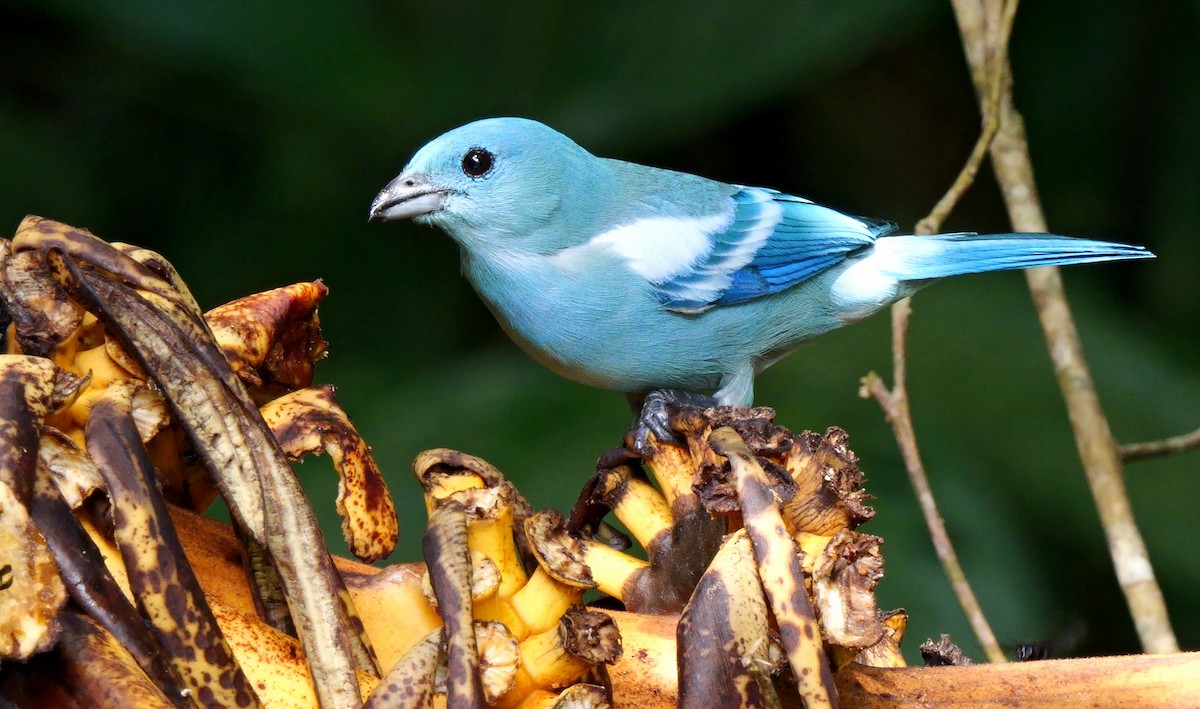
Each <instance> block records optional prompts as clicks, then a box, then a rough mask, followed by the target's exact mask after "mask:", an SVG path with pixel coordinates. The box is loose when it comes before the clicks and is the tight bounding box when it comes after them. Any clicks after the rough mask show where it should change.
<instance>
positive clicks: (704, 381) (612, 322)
mask: <svg viewBox="0 0 1200 709" xmlns="http://www.w3.org/2000/svg"><path fill="white" fill-rule="evenodd" d="M576 295H578V294H576ZM581 300H583V301H584V302H581ZM487 304H488V306H489V308H490V309H491V310H492V313H493V314H494V315H495V316H496V320H497V321H498V322H499V323H500V325H501V327H502V328H503V329H504V331H505V332H506V333H507V334H508V336H509V337H510V338H511V339H512V340H513V341H514V342H515V343H517V345H518V346H520V347H521V349H523V350H525V352H526V353H528V354H529V355H530V356H531V357H533V358H534V359H535V360H536V361H537V362H539V363H540V364H541V365H543V366H544V367H546V368H547V369H550V370H551V371H553V372H555V373H557V374H559V375H561V376H563V377H566V378H568V379H572V380H574V381H577V382H581V383H583V384H587V385H589V386H595V387H600V388H604V389H613V390H617V391H624V392H637V391H646V390H650V389H657V388H677V389H685V390H687V391H698V392H702V391H709V392H711V391H714V390H716V388H717V385H718V383H719V382H720V378H721V375H722V373H723V371H727V370H725V368H724V363H723V362H722V361H721V359H722V358H721V357H720V354H721V352H722V348H720V347H718V346H716V344H715V343H714V342H713V338H712V337H711V336H709V335H708V334H707V333H706V332H705V329H704V327H703V326H702V324H701V323H698V322H695V321H694V320H695V319H694V318H693V317H689V316H682V315H678V314H676V313H670V312H667V311H665V310H662V308H661V307H660V306H659V305H658V303H657V301H653V300H650V299H646V300H644V301H640V300H639V299H637V298H623V299H612V298H595V299H592V300H590V301H589V300H587V299H580V298H578V297H568V298H555V297H535V298H528V299H520V300H513V299H508V300H506V302H505V303H495V302H488V303H487ZM681 318H687V319H688V320H690V322H689V321H688V320H679V319H681Z"/></svg>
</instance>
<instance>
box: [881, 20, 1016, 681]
mask: <svg viewBox="0 0 1200 709" xmlns="http://www.w3.org/2000/svg"><path fill="white" fill-rule="evenodd" d="M1016 9H1017V2H1016V0H1009V2H1008V3H1007V5H1006V6H1005V8H1004V17H1003V22H1002V23H1001V25H1000V26H999V28H998V30H999V32H1000V39H999V41H998V42H997V43H996V46H997V51H998V52H1007V49H1008V38H1009V35H1010V34H1011V33H1012V25H1013V18H1014V17H1015V16H1016ZM1005 67H1006V63H1005V62H1001V61H996V62H993V70H992V72H991V88H990V89H989V91H988V98H987V100H986V101H984V102H982V107H983V108H982V111H983V125H982V128H981V130H980V133H979V138H978V140H976V141H975V147H974V148H972V150H971V154H970V156H969V157H968V158H967V162H966V164H964V165H963V167H962V170H961V171H960V172H959V173H958V177H957V178H955V180H954V183H953V184H952V185H951V186H950V189H949V190H947V191H946V194H945V195H943V196H942V198H941V199H940V200H938V203H937V204H936V205H934V207H933V209H932V210H930V212H929V215H928V216H926V217H925V218H924V219H922V220H921V221H919V222H917V227H916V229H915V230H914V231H915V233H917V234H935V233H937V232H938V231H939V230H940V229H941V226H942V222H944V221H945V220H946V218H947V217H949V216H950V212H952V211H953V210H954V207H955V206H957V205H958V202H959V200H961V199H962V196H963V194H965V193H966V191H967V189H969V188H970V186H971V185H972V184H973V183H974V182H975V177H976V176H977V175H978V174H979V167H980V165H981V164H982V163H983V159H984V158H985V157H986V156H987V152H988V149H989V148H990V147H991V143H992V139H993V138H994V137H995V135H996V131H997V130H999V128H1000V111H999V109H1000V97H1001V95H1002V90H1001V89H1002V85H1003V83H1004V80H1005V78H1006V77H1005V74H1004V69H1005ZM911 312H912V307H911V305H910V302H909V299H908V298H905V299H904V300H901V301H900V302H898V303H896V304H895V305H893V306H892V360H893V361H892V368H893V374H892V376H893V377H894V378H895V384H894V385H893V387H892V389H891V390H890V391H889V390H888V389H887V387H886V386H885V385H884V383H883V380H882V379H880V378H879V376H878V375H877V374H875V373H874V372H872V373H870V374H868V375H867V376H866V377H864V378H863V389H862V392H861V393H862V395H863V396H868V395H869V396H873V397H875V399H876V401H878V402H879V405H880V406H881V407H882V408H883V411H884V414H886V416H887V418H888V422H889V423H890V424H891V426H892V431H893V432H894V433H895V436H896V441H897V442H898V443H899V444H900V451H901V455H902V456H903V458H904V467H905V469H906V470H907V471H908V479H909V481H910V482H911V484H912V486H913V490H914V491H916V493H917V501H918V502H919V504H920V506H921V513H922V515H923V516H924V517H925V524H926V526H927V527H929V536H930V538H931V539H932V540H933V546H934V549H935V550H936V551H937V555H938V559H939V560H940V561H941V562H942V568H943V569H944V570H945V572H946V576H947V578H949V579H950V584H951V586H952V587H953V588H954V593H955V595H956V596H957V597H958V602H959V605H961V606H962V609H963V612H964V613H965V614H966V616H967V620H968V622H969V623H970V624H971V628H972V630H974V632H975V636H976V638H977V639H978V640H979V644H980V645H981V646H982V647H983V651H984V653H985V654H987V656H988V659H989V660H990V661H991V662H1005V661H1007V658H1006V657H1005V656H1004V653H1003V651H1001V649H1000V645H999V644H998V643H997V642H996V636H995V634H993V633H992V629H991V626H990V625H989V624H988V622H987V618H986V617H985V616H984V614H983V609H982V608H981V607H980V605H979V601H978V600H977V599H976V598H975V593H974V591H972V590H971V585H970V583H968V582H967V577H966V574H965V573H964V572H963V569H962V565H961V564H960V563H959V561H958V555H957V554H956V553H955V551H954V545H953V544H952V543H951V542H950V535H949V534H947V533H946V525H945V523H944V522H943V521H942V515H941V513H940V512H939V511H938V508H937V502H936V501H935V500H934V497H933V489H932V488H931V486H930V485H929V478H928V476H926V474H925V466H924V464H923V463H922V462H921V456H920V453H919V452H918V451H917V440H916V434H915V433H914V431H913V426H912V416H911V414H910V412H909V408H908V387H907V382H906V379H907V376H906V372H907V367H906V363H905V351H906V349H907V338H908V319H909V315H910V313H911Z"/></svg>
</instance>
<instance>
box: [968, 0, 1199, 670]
mask: <svg viewBox="0 0 1200 709" xmlns="http://www.w3.org/2000/svg"><path fill="white" fill-rule="evenodd" d="M951 2H952V4H953V6H954V11H955V16H956V18H957V19H958V24H959V31H960V33H961V34H962V38H963V47H964V49H965V51H966V54H967V59H968V62H969V63H970V65H971V76H972V78H973V80H974V82H975V89H976V93H977V94H979V95H980V96H984V95H986V92H987V91H988V89H989V88H990V87H989V85H988V83H987V82H986V77H987V76H988V75H989V71H988V70H989V69H991V68H992V65H991V64H989V61H1001V62H1003V64H1004V65H1005V66H1004V68H1003V71H1004V73H1005V75H1007V74H1008V72H1009V69H1008V66H1007V64H1008V61H1007V57H1004V56H1003V55H1002V54H998V53H997V52H996V51H995V50H996V45H995V44H994V37H995V36H996V34H995V33H994V32H993V31H992V28H994V27H995V26H996V25H995V23H996V22H997V21H998V20H997V18H1000V17H1003V15H1004V10H1003V7H1002V0H951ZM984 110H986V108H985V109H984ZM999 116H1000V125H999V129H998V130H997V132H996V137H995V140H994V141H993V143H992V146H991V157H992V165H993V168H994V170H995V173H996V178H997V180H998V181H999V183H1000V186H1001V189H1002V191H1003V194H1004V200H1005V204H1006V205H1007V207H1008V212H1009V219H1010V220H1011V221H1012V224H1013V228H1015V229H1016V230H1018V231H1029V232H1044V231H1046V219H1045V215H1044V214H1043V212H1042V208H1041V204H1040V202H1039V200H1038V196H1037V187H1036V182H1035V180H1034V177H1033V166H1032V163H1031V161H1030V157H1029V146H1028V142H1027V140H1026V137H1025V128H1024V124H1023V122H1022V119H1021V116H1020V114H1019V113H1018V112H1017V110H1016V108H1015V106H1014V105H1013V101H1012V83H1011V80H1010V81H1008V82H1005V83H1004V85H1003V93H1002V95H1001V97H1000V106H999ZM1026 278H1027V280H1028V283H1029V289H1030V292H1031V294H1032V296H1033V300H1034V303H1035V305H1036V307H1037V311H1038V318H1039V320H1040V321H1041V323H1042V330H1043V333H1044V334H1045V337H1046V343H1047V346H1048V347H1049V350H1050V356H1051V359H1052V361H1053V363H1054V370H1055V374H1056V376H1057V378H1058V382H1059V388H1060V389H1061V390H1062V393H1063V398H1064V400H1065V401H1066V405H1067V412H1068V416H1069V418H1070V420H1071V427H1072V429H1073V430H1074V432H1075V442H1076V447H1077V448H1078V450H1079V456H1080V459H1081V460H1082V462H1083V466H1084V471H1085V473H1086V475H1087V479H1088V484H1089V486H1090V487H1091V490H1092V496H1093V497H1094V498H1095V500H1096V507H1097V509H1098V510H1099V513H1100V519H1101V523H1102V524H1103V526H1104V532H1105V535H1106V536H1107V538H1108V545H1109V551H1110V554H1111V555H1112V558H1113V564H1114V566H1115V567H1116V573H1117V579H1118V581H1119V583H1120V584H1121V589H1122V590H1123V591H1124V593H1125V598H1126V601H1127V603H1128V604H1129V608H1130V612H1131V614H1132V615H1133V619H1134V624H1135V625H1136V626H1137V630H1138V635H1139V637H1140V638H1141V641H1142V646H1143V647H1144V648H1145V650H1146V651H1147V652H1177V651H1178V649H1179V646H1178V643H1177V641H1176V640H1175V634H1174V631H1173V630H1172V629H1171V624H1170V620H1169V618H1168V616H1167V609H1166V604H1165V603H1164V601H1163V597H1162V591H1161V590H1160V589H1159V587H1158V583H1157V581H1156V580H1155V578H1154V570H1153V568H1152V567H1151V565H1150V560H1149V556H1148V554H1147V552H1146V547H1145V543H1144V542H1143V541H1142V537H1141V533H1140V532H1139V531H1138V528H1137V524H1136V522H1135V521H1134V518H1133V510H1132V508H1131V507H1130V504H1129V498H1128V495H1127V494H1126V490H1125V480H1124V471H1123V469H1122V466H1121V460H1120V456H1119V455H1118V450H1117V444H1116V441H1115V440H1113V436H1112V433H1111V431H1110V430H1109V427H1108V421H1107V419H1106V418H1105V416H1104V412H1103V409H1102V408H1101V406H1100V399H1099V397H1098V396H1097V394H1096V389H1095V386H1094V385H1093V383H1092V379H1091V374H1090V372H1089V370H1088V367H1087V363H1086V362H1085V360H1084V357H1083V347H1082V345H1081V344H1080V341H1079V335H1078V333H1077V332H1076V329H1075V322H1074V319H1073V318H1072V316H1071V311H1070V307H1069V305H1068V303H1067V298H1066V295H1065V293H1064V291H1063V287H1062V279H1061V277H1060V276H1059V272H1058V269H1057V268H1035V269H1030V270H1028V271H1026Z"/></svg>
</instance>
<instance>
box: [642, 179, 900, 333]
mask: <svg viewBox="0 0 1200 709" xmlns="http://www.w3.org/2000/svg"><path fill="white" fill-rule="evenodd" d="M730 199H731V201H732V202H733V216H732V219H731V220H730V222H729V225H728V226H727V227H725V228H724V229H723V230H722V231H721V232H720V233H716V234H712V235H711V239H712V244H713V245H712V248H711V249H710V250H709V252H708V253H707V254H706V255H705V256H704V257H703V258H701V259H699V260H698V261H697V262H696V263H694V264H692V266H691V267H690V268H689V269H688V270H687V271H685V272H683V273H680V274H676V275H675V276H673V277H671V278H670V279H667V280H666V281H664V282H661V283H656V284H655V286H656V289H657V292H658V296H659V299H660V300H661V301H662V303H663V305H665V306H666V307H667V308H669V309H671V310H678V311H682V312H702V311H704V310H707V309H709V308H711V307H713V306H716V305H729V304H733V303H740V302H742V301H746V300H752V299H754V298H761V297H763V296H766V295H771V294H773V293H778V292H780V291H782V290H786V289H788V288H791V287H792V286H794V285H796V284H798V283H801V282H802V281H805V280H807V279H809V278H812V277H813V276H815V275H817V274H818V273H820V272H822V271H824V270H826V269H829V268H832V267H833V266H836V265H837V264H839V263H841V262H842V261H844V260H845V259H846V257H847V256H849V255H850V254H852V253H854V252H855V251H858V250H860V249H862V248H864V247H867V246H870V245H871V244H872V243H874V241H875V239H876V237H879V236H882V235H883V234H887V233H889V232H891V231H893V230H895V228H896V227H895V224H893V223H891V222H885V221H879V220H874V219H863V218H858V217H851V216H849V215H846V214H842V213H841V212H838V211H835V210H833V209H830V208H828V207H822V206H821V205H819V204H814V203H813V202H810V201H808V200H806V199H802V198H800V197H794V196H792V195H787V194H783V193H781V192H776V191H775V190H770V189H766V188H762V187H742V188H740V189H739V190H738V191H737V192H736V193H734V195H733V196H732V197H731V198H730Z"/></svg>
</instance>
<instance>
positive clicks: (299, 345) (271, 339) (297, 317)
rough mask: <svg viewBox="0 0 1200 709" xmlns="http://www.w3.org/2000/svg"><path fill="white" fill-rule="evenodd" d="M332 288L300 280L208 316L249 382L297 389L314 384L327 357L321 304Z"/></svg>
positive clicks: (235, 366)
mask: <svg viewBox="0 0 1200 709" xmlns="http://www.w3.org/2000/svg"><path fill="white" fill-rule="evenodd" d="M328 293H329V289H328V288H327V287H325V284H323V283H321V282H320V281H314V282H311V283H297V284H294V285H290V286H285V287H283V288H276V289H274V290H269V291H265V292H263V293H256V294H254V295H249V296H246V297H245V298H239V299H238V300H235V301H233V302H231V303H226V304H225V305H222V306H220V307H217V308H214V309H212V310H210V311H208V312H207V313H205V314H204V319H205V320H206V321H208V325H209V327H211V328H212V331H213V336H214V337H215V338H216V341H217V344H218V345H219V346H220V347H221V350H222V351H223V352H224V353H225V356H226V358H228V359H229V364H230V366H232V367H233V371H234V372H235V373H237V375H238V376H239V377H241V378H242V380H243V381H245V382H246V383H247V384H251V385H253V386H256V387H267V388H268V389H269V390H273V391H276V395H278V393H281V391H291V390H294V389H300V388H303V387H307V386H309V385H311V384H312V379H313V363H314V362H317V361H318V360H320V359H321V358H322V357H324V356H325V352H326V349H327V343H326V342H325V340H324V338H322V337H321V329H320V325H319V321H318V319H317V305H318V304H320V302H321V301H322V300H323V299H324V298H325V296H326V295H328Z"/></svg>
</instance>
